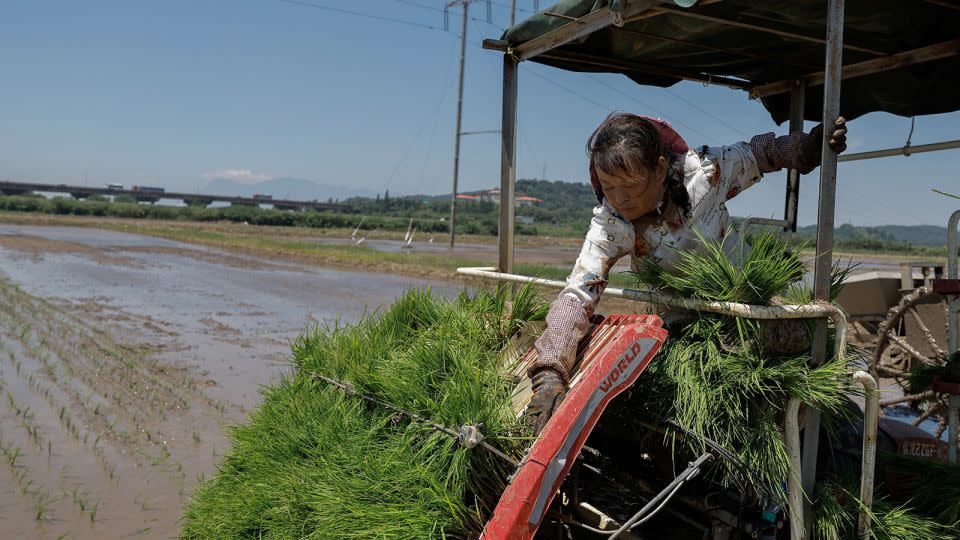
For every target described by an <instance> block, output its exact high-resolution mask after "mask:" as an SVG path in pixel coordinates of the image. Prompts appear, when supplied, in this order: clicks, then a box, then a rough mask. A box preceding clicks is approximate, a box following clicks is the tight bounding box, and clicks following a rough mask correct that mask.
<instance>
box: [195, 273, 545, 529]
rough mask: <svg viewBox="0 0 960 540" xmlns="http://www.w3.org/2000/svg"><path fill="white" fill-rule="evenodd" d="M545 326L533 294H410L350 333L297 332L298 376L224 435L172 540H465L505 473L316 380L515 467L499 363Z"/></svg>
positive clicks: (498, 464)
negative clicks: (419, 419)
mask: <svg viewBox="0 0 960 540" xmlns="http://www.w3.org/2000/svg"><path fill="white" fill-rule="evenodd" d="M544 315H545V306H544V305H543V304H542V303H541V302H539V301H537V300H536V299H535V295H534V292H533V291H532V290H531V289H523V290H522V291H521V292H520V293H519V295H518V296H517V298H516V299H515V300H514V302H513V303H512V304H509V306H508V302H507V296H506V294H497V293H494V292H490V291H486V290H481V291H478V292H477V293H476V294H475V295H474V296H468V295H467V294H463V295H461V296H459V297H458V298H457V299H455V300H453V301H446V300H442V299H440V298H437V297H435V296H434V295H432V294H430V293H429V292H422V291H409V292H407V293H406V294H405V295H403V296H401V297H400V298H399V299H398V300H397V301H396V303H395V304H394V305H393V306H391V307H390V308H388V309H386V310H385V311H383V312H381V313H379V314H374V315H369V316H366V317H364V318H363V319H362V320H361V321H360V322H359V323H358V324H356V325H344V324H339V323H338V324H334V325H331V326H330V327H329V328H321V329H314V330H311V331H308V332H306V333H305V334H304V335H303V336H301V337H300V338H299V339H298V340H297V341H296V343H295V344H294V346H293V362H294V364H295V366H296V368H297V369H296V371H295V372H294V373H293V374H291V375H289V376H286V377H284V378H283V379H281V380H280V381H279V382H277V383H276V384H274V385H273V386H271V387H269V388H265V389H264V391H263V404H262V405H261V406H260V407H259V408H258V409H257V410H256V411H254V412H253V413H252V415H251V416H250V418H249V421H248V422H247V423H246V424H244V425H241V426H237V427H234V428H232V429H231V430H230V437H231V439H232V441H233V448H232V449H231V450H230V451H229V452H228V453H227V455H226V456H225V457H224V458H223V459H222V460H221V462H220V466H219V472H218V473H217V474H216V475H215V476H214V477H213V478H212V479H210V480H208V481H206V482H203V483H201V484H200V485H199V486H198V487H197V489H196V491H195V492H194V494H193V498H192V500H191V502H190V504H189V505H188V507H187V509H186V513H185V518H184V527H183V531H182V533H181V535H182V537H183V538H187V539H202V538H258V537H261V536H262V537H277V538H280V537H312V538H342V539H352V538H440V537H454V538H462V537H476V535H477V534H478V533H479V530H480V527H481V526H482V523H483V522H484V521H485V519H486V516H487V515H488V513H489V512H490V510H491V505H492V504H494V503H495V502H496V500H497V498H498V497H499V494H500V493H501V491H502V489H503V486H504V485H505V481H506V476H507V475H508V474H509V473H510V472H512V466H510V465H508V464H505V463H503V462H502V461H500V458H497V457H496V456H494V455H492V454H491V453H489V452H487V451H486V450H484V449H482V448H481V447H478V448H474V449H466V448H464V447H461V446H460V445H459V444H458V443H457V442H456V441H455V440H453V439H452V438H450V437H448V436H447V435H445V434H442V433H438V432H436V431H434V430H432V429H430V428H428V427H426V426H425V425H423V424H420V423H415V422H410V421H409V420H408V419H406V418H404V417H403V416H400V415H397V414H395V413H392V412H390V411H388V410H386V409H383V408H379V407H376V406H372V405H369V404H368V403H367V402H365V401H362V400H360V399H358V398H356V397H353V396H349V395H346V394H345V393H344V392H342V391H340V390H338V389H336V388H333V387H331V386H330V385H328V384H326V383H325V382H323V381H321V380H319V379H318V378H317V377H316V376H317V375H322V376H325V377H330V378H333V379H337V380H341V381H349V382H350V383H351V384H352V385H353V387H354V388H355V389H356V391H358V392H361V393H364V394H367V395H371V396H375V397H376V398H378V399H381V400H384V401H387V402H390V403H393V404H395V405H397V406H400V407H403V408H405V409H407V410H409V411H412V412H414V413H416V414H419V415H422V416H424V417H427V418H430V419H432V421H434V422H437V423H440V424H443V425H448V426H457V425H465V424H472V425H482V428H481V429H482V432H483V434H484V436H485V437H486V440H487V441H489V442H491V443H492V444H494V445H496V446H498V447H500V448H501V449H502V450H504V451H505V452H507V453H508V454H512V455H514V456H520V455H522V451H523V442H524V440H523V438H522V437H521V434H522V433H523V429H522V427H521V426H520V425H519V422H518V421H517V420H516V419H515V417H514V416H513V414H512V411H511V409H510V399H509V397H510V394H511V392H512V388H513V383H512V381H511V380H510V377H509V374H508V373H507V372H506V370H505V368H504V366H501V365H498V362H497V361H496V357H497V353H498V351H499V350H500V349H501V348H502V347H503V345H504V344H505V343H506V341H507V339H508V338H509V337H510V336H511V335H513V334H514V333H515V332H516V330H517V329H519V328H520V326H521V325H522V324H523V323H524V322H525V321H528V320H532V319H538V318H542V317H543V316H544Z"/></svg>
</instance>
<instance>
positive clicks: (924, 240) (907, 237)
mask: <svg viewBox="0 0 960 540" xmlns="http://www.w3.org/2000/svg"><path fill="white" fill-rule="evenodd" d="M797 234H798V235H801V236H810V237H813V236H816V234H817V227H816V225H807V226H806V227H797ZM833 237H834V239H836V240H855V239H862V238H875V239H877V240H883V241H887V242H890V241H894V242H904V243H908V244H913V245H916V246H944V245H946V244H947V228H946V227H941V226H939V225H878V226H876V227H858V226H856V225H850V224H849V223H845V224H843V225H840V226H839V227H837V228H836V229H835V230H834V233H833Z"/></svg>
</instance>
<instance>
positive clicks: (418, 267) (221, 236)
mask: <svg viewBox="0 0 960 540" xmlns="http://www.w3.org/2000/svg"><path fill="white" fill-rule="evenodd" d="M0 223H12V224H19V225H59V226H72V227H91V228H98V229H106V230H113V231H119V232H127V233H135V234H142V235H146V236H153V237H158V238H166V239H168V240H176V241H178V242H185V243H190V244H199V245H204V246H209V247H214V248H219V249H224V250H228V251H232V252H240V253H246V254H249V255H254V256H258V257H266V258H270V259H279V260H284V261H290V262H296V263H301V264H307V265H313V266H322V267H331V268H339V269H345V270H359V271H371V272H384V273H391V274H401V275H407V276H412V277H418V278H424V279H446V280H450V279H460V278H459V277H458V276H457V274H456V269H457V268H459V267H462V266H495V265H496V264H497V261H496V258H495V257H496V255H495V253H494V254H492V256H491V258H490V259H479V258H470V257H455V256H448V255H442V254H430V253H392V252H383V251H378V250H376V249H373V248H370V247H366V246H355V245H350V244H340V243H323V238H324V237H329V238H346V237H348V236H349V235H350V231H348V230H344V229H338V230H318V229H310V230H306V231H304V230H301V229H298V228H292V227H265V226H256V225H250V226H242V225H236V224H218V223H190V222H184V223H180V222H173V221H165V222H158V221H147V220H136V219H115V218H89V217H77V216H50V215H43V214H18V213H12V212H0ZM383 234H384V236H381V237H380V238H393V237H395V235H389V234H388V233H383ZM528 239H529V237H525V238H524V240H528ZM478 240H481V241H480V242H478ZM493 240H496V239H495V238H494V239H493ZM554 240H557V239H543V240H542V241H543V242H544V243H546V242H548V241H550V242H552V241H554ZM461 242H463V243H490V239H488V238H487V237H473V236H470V237H465V238H461ZM520 243H522V244H527V245H529V244H528V243H527V242H526V241H524V242H518V244H520ZM578 252H579V245H578V244H576V243H571V246H570V258H571V260H572V259H573V258H575V257H576V255H577V253H578ZM572 266H573V265H572V263H571V264H565V265H552V264H525V263H517V264H516V265H515V266H514V271H515V272H517V273H520V274H524V275H528V276H536V277H541V278H547V279H556V280H564V279H566V277H567V276H568V275H569V274H570V269H571V268H572ZM610 282H611V285H612V286H615V287H622V286H627V285H629V284H632V283H633V282H634V280H633V278H631V277H630V276H628V275H626V274H619V273H614V274H613V275H611V276H610Z"/></svg>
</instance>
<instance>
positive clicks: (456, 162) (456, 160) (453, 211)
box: [448, 0, 470, 249]
mask: <svg viewBox="0 0 960 540" xmlns="http://www.w3.org/2000/svg"><path fill="white" fill-rule="evenodd" d="M456 4H461V5H462V6H463V22H462V23H461V25H460V82H459V84H458V86H457V132H456V139H455V142H454V143H453V192H452V193H451V194H450V248H451V249H453V244H454V237H455V236H456V234H457V179H458V176H459V175H460V127H461V126H460V121H461V119H462V117H463V69H464V61H465V60H466V53H467V20H468V13H467V8H468V7H469V6H470V0H456V1H455V2H451V3H450V4H448V7H449V6H453V5H456Z"/></svg>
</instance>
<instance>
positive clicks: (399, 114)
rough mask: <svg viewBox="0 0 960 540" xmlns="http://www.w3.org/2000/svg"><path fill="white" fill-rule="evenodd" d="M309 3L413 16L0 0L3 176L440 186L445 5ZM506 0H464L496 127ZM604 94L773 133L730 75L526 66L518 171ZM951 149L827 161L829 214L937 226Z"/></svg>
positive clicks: (889, 125) (565, 155)
mask: <svg viewBox="0 0 960 540" xmlns="http://www.w3.org/2000/svg"><path fill="white" fill-rule="evenodd" d="M306 1H308V2H309V3H314V4H316V5H321V6H331V7H338V8H341V9H345V10H350V11H355V12H361V13H366V14H376V15H378V16H381V17H385V18H390V19H397V20H402V21H408V22H410V23H413V24H401V23H398V22H393V21H384V20H377V19H373V18H364V17H360V16H356V15H349V14H346V13H340V12H336V11H331V10H324V9H318V8H316V7H310V6H305V5H301V4H297V3H296V2H289V1H284V0H164V1H156V0H154V1H150V2H147V1H137V0H132V1H131V0H113V1H107V0H86V1H84V2H76V1H68V0H56V1H54V0H4V1H3V2H2V4H0V70H2V71H0V73H2V84H0V177H3V178H9V179H18V180H30V181H42V182H71V183H73V182H76V183H82V182H84V181H86V182H87V183H89V184H92V185H93V184H102V183H106V182H113V181H119V182H121V183H127V184H133V183H144V184H146V183H151V184H158V185H162V186H165V187H167V188H169V189H177V190H184V191H195V190H197V189H199V188H201V187H202V186H203V185H204V184H205V183H206V182H207V181H208V180H209V179H210V178H211V177H214V176H231V177H234V178H237V179H239V180H243V181H249V182H253V181H256V180H259V179H266V178H275V177H297V178H307V179H311V180H315V181H317V182H320V183H325V184H336V185H343V186H349V187H358V188H365V189H369V190H371V191H373V192H382V191H384V190H386V189H389V190H390V191H391V192H392V193H401V194H407V193H431V194H438V193H449V191H450V179H451V174H452V172H451V171H452V150H453V131H454V113H455V107H456V69H457V52H458V50H457V48H458V43H457V39H458V35H457V29H458V26H459V13H458V12H453V13H451V16H450V31H443V28H442V27H443V14H442V9H441V8H442V6H443V3H442V2H438V1H436V0H373V1H369V2H346V1H336V0H315V1H314V0H306ZM507 4H509V0H496V1H495V2H494V6H493V23H494V24H492V25H491V24H488V23H486V22H485V20H484V19H485V15H486V13H485V12H486V10H485V7H484V4H483V3H480V4H476V5H475V6H474V7H473V8H472V9H471V14H472V15H473V16H474V17H475V18H476V19H477V20H473V21H471V23H470V28H469V33H468V48H467V72H466V91H465V96H464V130H483V129H496V128H499V123H500V94H501V86H500V85H501V79H500V62H501V58H500V56H499V55H498V54H497V53H493V52H489V51H484V50H482V49H481V48H480V47H479V44H480V41H481V40H482V39H483V38H484V37H499V35H500V34H501V32H502V28H503V27H504V26H506V24H507V17H508V14H507V8H506V5H507ZM517 4H518V6H519V7H520V8H522V9H525V10H530V9H532V8H533V1H532V0H518V2H517ZM543 4H544V5H546V4H547V2H546V1H544V2H543ZM527 15H529V12H521V13H519V14H518V18H520V17H523V16H527ZM692 104H695V106H693V105H692ZM611 110H626V111H631V112H637V113H642V114H647V115H651V116H660V117H662V118H664V119H667V120H668V121H671V122H672V123H673V124H674V125H675V127H677V129H678V130H679V131H680V132H681V134H682V135H683V136H684V137H685V138H686V139H687V141H688V142H689V143H691V144H694V145H696V144H726V143H731V142H735V141H738V140H743V139H748V138H749V137H750V136H751V135H753V134H756V133H761V132H765V131H777V132H778V133H783V132H784V131H785V127H778V126H776V125H775V124H773V122H772V121H771V120H770V118H769V115H768V114H767V113H766V111H765V110H764V109H763V108H762V107H761V105H760V104H759V103H757V102H751V101H749V100H747V98H746V95H745V94H744V93H742V92H737V91H733V90H728V89H724V88H714V87H709V88H708V87H704V86H702V85H700V84H694V83H682V84H680V85H677V86H674V87H673V88H671V89H669V90H664V89H657V88H647V87H641V86H638V85H636V84H634V83H632V82H630V81H629V80H627V79H626V78H625V77H622V76H617V75H582V74H574V73H567V72H563V71H559V70H555V69H552V68H548V67H545V66H541V65H537V64H532V63H528V64H524V65H523V66H522V67H521V71H520V115H519V126H520V127H519V146H518V169H519V174H518V176H519V177H521V178H525V177H526V178H531V177H540V176H541V175H542V174H543V172H544V170H545V171H546V177H547V178H549V179H557V180H569V181H586V172H585V171H586V159H585V157H584V150H583V146H584V142H585V140H586V138H587V136H588V135H589V134H590V132H591V131H592V130H593V128H594V127H595V126H596V125H597V124H598V123H599V122H600V121H601V120H602V119H603V117H604V116H606V115H607V114H608V113H609V112H610V111H611ZM958 120H960V114H957V113H951V114H947V115H937V116H925V117H919V118H917V121H916V124H917V125H916V130H915V132H914V135H913V143H914V144H923V143H928V142H935V141H940V140H948V139H960V126H958V122H957V121H958ZM909 126H910V121H909V119H905V118H899V117H894V116H891V115H887V114H871V115H868V116H866V117H863V118H860V119H858V120H856V121H854V122H852V123H851V125H850V150H851V151H863V150H869V149H876V148H886V147H890V146H900V145H902V144H903V143H904V141H905V139H906V136H907V132H908V130H909ZM958 161H960V152H958V151H956V150H954V151H946V152H940V153H932V154H923V155H917V156H913V157H910V158H902V157H897V158H886V159H882V160H874V161H869V162H859V163H850V164H841V166H840V177H839V185H838V218H837V222H838V223H845V222H850V223H854V224H858V225H878V224H887V223H899V224H937V225H942V224H944V223H945V222H946V219H947V216H948V214H949V212H951V211H952V210H954V209H956V208H957V206H958V204H956V203H957V201H955V200H950V199H947V198H945V197H943V196H940V195H936V194H933V193H931V192H930V188H932V187H939V188H942V189H947V190H951V191H954V192H956V191H960V180H958V178H960V173H958V172H957V171H956V170H955V169H956V167H955V166H954V163H955V162H958ZM499 163H500V157H499V138H498V137H497V136H496V135H475V136H470V137H465V138H464V140H463V148H462V158H461V182H460V185H461V190H463V191H467V190H476V189H483V188H488V187H493V186H494V185H496V184H497V183H498V182H499ZM783 178H784V175H783V174H782V173H777V174H772V175H769V176H768V178H767V179H765V180H764V181H763V182H762V183H761V184H760V185H758V186H757V187H755V188H752V189H751V190H750V191H747V192H745V193H744V194H742V195H741V196H740V197H738V198H737V199H736V200H735V201H733V203H732V204H731V211H732V212H734V213H735V214H738V215H753V216H762V217H769V216H778V217H779V216H780V215H781V214H782V212H783V190H784V187H783V185H784V179H783ZM85 179H86V180H85ZM804 180H805V182H804V184H803V186H802V187H801V202H800V223H801V224H810V223H813V222H815V220H816V204H817V198H816V192H817V183H818V175H817V174H816V172H815V173H814V174H813V175H810V176H808V177H805V179H804Z"/></svg>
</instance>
